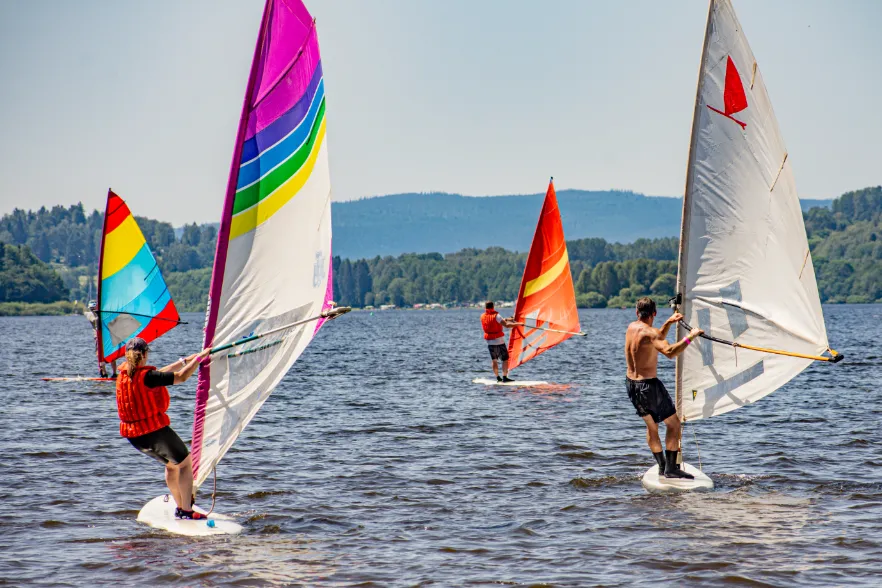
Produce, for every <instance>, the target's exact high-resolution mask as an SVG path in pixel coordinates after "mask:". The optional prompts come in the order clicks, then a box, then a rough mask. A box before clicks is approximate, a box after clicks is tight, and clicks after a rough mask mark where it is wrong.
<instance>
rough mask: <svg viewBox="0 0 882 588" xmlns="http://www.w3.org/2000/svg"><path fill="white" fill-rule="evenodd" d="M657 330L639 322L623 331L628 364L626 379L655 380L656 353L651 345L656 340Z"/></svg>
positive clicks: (657, 336)
mask: <svg viewBox="0 0 882 588" xmlns="http://www.w3.org/2000/svg"><path fill="white" fill-rule="evenodd" d="M659 336H660V333H659V331H658V329H655V328H653V327H650V326H649V325H647V324H646V323H643V322H641V321H634V322H633V323H631V324H630V325H628V330H627V331H625V360H626V361H627V363H628V378H630V379H632V380H646V379H649V378H655V377H656V375H657V373H658V351H657V350H656V349H655V347H654V346H653V345H652V341H653V340H654V339H658V338H659Z"/></svg>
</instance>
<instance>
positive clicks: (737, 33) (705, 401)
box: [677, 0, 841, 421]
mask: <svg viewBox="0 0 882 588" xmlns="http://www.w3.org/2000/svg"><path fill="white" fill-rule="evenodd" d="M678 274H679V275H678V285H677V291H678V293H679V296H680V299H681V303H680V307H679V310H680V312H682V313H683V314H684V315H685V323H686V325H684V324H680V325H679V326H678V338H680V337H683V336H685V335H686V328H687V325H690V326H692V327H698V328H701V329H703V330H704V331H705V333H706V334H707V335H708V338H702V339H700V340H699V341H697V342H696V344H693V345H690V346H689V347H688V348H687V350H686V351H685V352H684V353H683V354H682V355H681V356H680V357H679V358H678V361H677V409H678V413H679V415H680V418H681V419H682V420H690V421H691V420H696V419H701V418H707V417H711V416H714V415H719V414H723V413H725V412H728V411H731V410H734V409H736V408H739V407H742V406H745V405H747V404H750V403H752V402H755V401H757V400H759V399H760V398H762V397H763V396H766V395H767V394H769V393H771V392H773V391H774V390H776V389H777V388H779V387H781V386H783V385H784V384H785V383H787V382H788V381H789V380H790V379H792V378H793V377H794V376H796V375H797V374H799V373H800V372H801V371H802V370H804V369H805V368H806V367H808V366H809V365H810V364H811V363H812V362H813V361H815V360H828V361H829V360H836V359H838V358H840V357H841V356H838V354H836V353H835V352H831V357H821V354H822V353H824V352H826V351H828V350H829V347H828V343H827V333H826V330H825V326H824V315H823V313H822V312H821V301H820V297H819V296H818V286H817V283H816V282H815V271H814V268H813V266H812V257H811V253H810V251H809V245H808V240H807V239H806V232H805V225H804V224H803V218H802V209H801V207H800V203H799V198H798V196H797V192H796V184H795V181H794V177H793V170H792V169H791V167H790V161H789V159H788V156H787V149H786V148H785V146H784V141H783V139H782V137H781V132H780V129H779V128H778V123H777V121H776V119H775V113H774V111H773V110H772V104H771V102H770V101H769V96H768V94H767V92H766V86H765V83H764V82H763V76H762V73H761V71H760V68H759V66H758V65H757V61H756V59H755V58H754V55H753V52H752V51H751V50H750V45H748V43H747V38H746V37H745V36H744V31H743V30H742V29H741V25H740V24H739V22H738V18H737V17H736V16H735V11H734V9H733V7H732V3H731V2H730V0H714V1H711V3H710V9H709V14H708V23H707V31H706V37H705V47H704V51H703V54H702V60H701V69H700V72H699V81H698V94H697V97H696V104H695V114H694V120H693V129H692V144H691V147H690V152H689V160H688V168H687V182H686V194H685V198H684V203H683V219H682V229H681V238H680V260H679V272H678Z"/></svg>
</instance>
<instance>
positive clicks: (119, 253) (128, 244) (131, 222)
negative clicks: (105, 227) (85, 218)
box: [101, 215, 146, 280]
mask: <svg viewBox="0 0 882 588" xmlns="http://www.w3.org/2000/svg"><path fill="white" fill-rule="evenodd" d="M144 243H146V241H145V240H144V233H142V232H141V229H139V228H138V223H136V222H135V217H133V216H132V215H129V216H128V217H126V220H124V221H123V222H121V223H120V224H119V226H118V227H116V228H115V229H113V230H112V231H110V233H108V234H107V235H106V236H105V237H104V262H103V263H102V264H101V278H102V279H105V280H106V279H107V278H109V277H110V276H112V275H113V274H115V273H116V272H118V271H119V270H121V269H122V268H124V267H126V266H127V265H128V264H129V262H130V261H132V259H133V258H134V257H135V255H136V254H137V253H138V251H140V250H141V247H143V246H144Z"/></svg>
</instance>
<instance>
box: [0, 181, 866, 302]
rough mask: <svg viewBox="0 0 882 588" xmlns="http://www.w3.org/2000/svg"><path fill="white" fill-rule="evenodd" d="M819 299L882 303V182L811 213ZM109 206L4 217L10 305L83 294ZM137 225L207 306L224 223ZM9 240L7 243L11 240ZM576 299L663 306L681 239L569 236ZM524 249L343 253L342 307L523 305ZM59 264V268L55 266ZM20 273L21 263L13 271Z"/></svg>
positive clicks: (181, 289) (185, 297)
mask: <svg viewBox="0 0 882 588" xmlns="http://www.w3.org/2000/svg"><path fill="white" fill-rule="evenodd" d="M804 218H805V225H806V232H807V235H808V239H809V247H810V249H811V252H812V259H813V262H814V266H815V273H816V277H817V281H818V288H819V291H820V294H821V300H822V301H824V302H882V187H872V188H865V189H863V190H856V191H854V192H848V193H846V194H843V195H842V196H840V197H839V198H838V199H836V200H835V201H833V204H832V207H831V208H829V209H828V208H812V209H811V210H808V211H807V212H805V213H804ZM103 222H104V219H103V215H102V214H101V213H100V212H99V211H92V212H91V213H89V214H86V212H85V210H84V209H83V206H82V205H81V204H76V205H73V206H69V207H66V208H65V207H63V206H53V207H52V208H51V209H47V208H46V207H41V208H40V209H39V210H37V211H24V210H21V209H16V210H14V211H13V212H12V213H10V214H7V215H5V216H3V217H2V218H0V247H3V249H2V252H3V258H2V260H3V261H2V263H4V264H5V265H4V266H3V267H4V268H7V269H0V301H3V300H28V301H52V300H60V299H63V298H70V299H79V300H83V299H85V298H86V297H87V295H88V293H89V291H90V289H89V284H90V282H91V283H92V287H91V294H92V296H93V297H94V296H95V285H94V279H95V276H96V275H97V266H98V257H99V251H100V244H101V231H102V228H103ZM137 222H138V224H139V226H140V227H141V230H142V232H143V233H144V236H145V238H146V239H147V241H148V243H149V244H150V247H151V248H152V250H153V252H154V254H155V256H156V258H157V261H158V263H159V266H160V267H161V268H162V272H163V274H164V275H165V277H166V281H167V282H168V285H169V290H170V291H171V293H172V296H173V298H174V299H175V301H176V303H177V305H178V307H179V308H180V309H182V310H194V311H201V310H204V305H205V301H206V299H207V293H208V284H209V281H210V276H211V266H212V263H213V259H214V249H215V242H216V239H217V229H216V228H215V227H214V226H213V225H202V226H199V225H196V224H190V225H186V226H184V227H182V228H181V229H178V236H176V231H175V229H174V228H173V227H172V225H171V224H169V223H165V222H159V221H154V220H151V219H147V218H141V217H138V218H137ZM4 242H5V243H7V244H8V245H5V246H4V245H2V243H4ZM567 248H568V252H569V259H570V270H571V272H572V275H573V280H574V285H575V290H576V298H577V303H578V304H579V305H580V306H583V307H593V308H597V307H602V306H606V305H609V306H622V305H631V304H633V302H634V301H635V300H636V299H637V298H639V297H641V296H647V295H649V296H653V297H655V298H656V300H657V301H658V302H659V303H664V302H665V301H666V300H667V299H668V298H669V297H671V296H673V294H674V290H675V288H676V274H677V263H676V259H677V253H678V244H677V239H675V238H663V239H637V240H636V241H634V242H633V243H624V244H623V243H609V242H607V241H605V240H604V239H599V238H588V239H578V240H575V241H569V242H568V243H567ZM525 262H526V254H524V253H517V252H512V251H508V250H506V249H503V248H501V247H489V248H487V249H476V248H467V249H462V250H460V251H458V252H456V253H450V254H447V255H442V254H440V253H421V254H413V253H409V254H403V255H399V256H394V257H393V256H385V257H379V256H378V257H374V258H370V259H354V260H353V259H341V258H339V257H336V258H334V260H333V269H334V272H333V274H334V292H335V297H336V299H337V300H336V301H337V302H338V303H339V304H346V305H351V306H356V307H363V306H369V305H375V306H376V305H380V304H395V305H397V306H410V305H413V304H418V303H430V302H440V303H445V304H457V303H473V302H480V301H483V300H487V299H491V300H498V301H502V300H514V299H515V298H516V297H517V294H518V288H519V287H520V281H521V276H522V275H523V271H524V264H525ZM47 264H52V265H54V267H55V269H53V268H52V267H50V265H47ZM8 268H15V269H8Z"/></svg>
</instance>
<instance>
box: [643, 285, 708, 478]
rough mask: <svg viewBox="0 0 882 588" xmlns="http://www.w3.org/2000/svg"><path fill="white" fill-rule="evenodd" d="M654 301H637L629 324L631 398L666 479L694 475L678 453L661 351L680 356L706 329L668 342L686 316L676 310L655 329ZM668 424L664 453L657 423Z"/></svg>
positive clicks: (677, 423)
mask: <svg viewBox="0 0 882 588" xmlns="http://www.w3.org/2000/svg"><path fill="white" fill-rule="evenodd" d="M655 313H656V309H655V302H654V301H653V300H652V299H651V298H641V299H640V300H638V301H637V320H636V321H634V322H632V323H631V324H630V325H628V330H627V331H626V332H625V360H626V361H627V362H628V375H627V377H626V379H625V382H626V387H627V390H628V398H630V399H631V403H632V404H633V405H634V408H635V409H637V416H639V417H641V418H642V419H643V420H644V422H646V440H647V441H648V442H649V448H650V449H651V450H652V455H653V456H655V461H657V462H658V471H659V475H661V473H662V472H664V476H665V478H687V479H693V477H694V476H692V475H691V474H687V473H686V472H684V471H682V470H681V469H680V466H679V464H678V463H677V454H678V453H679V451H680V419H679V418H677V409H676V408H674V403H673V401H672V400H671V395H670V394H668V391H667V390H666V389H665V386H664V384H662V383H661V380H659V379H658V374H657V368H658V354H659V353H661V354H662V355H664V356H665V357H667V358H668V359H672V358H674V357H677V356H678V355H680V354H681V353H683V352H684V351H685V350H686V346H687V345H689V343H691V342H692V339H695V338H696V337H700V336H701V335H702V334H703V333H704V331H702V330H700V329H692V331H691V332H690V333H689V335H688V336H687V337H683V339H681V340H680V341H677V342H676V343H674V344H670V343H668V342H667V340H666V339H667V336H668V330H670V328H671V325H675V324H677V321H680V320H682V318H683V315H681V314H679V313H675V314H674V315H673V316H671V317H670V318H669V319H668V320H666V321H665V322H664V324H662V327H661V329H654V328H653V327H652V323H653V322H654V321H655ZM660 422H664V423H665V427H666V428H667V431H666V433H665V452H664V453H662V446H661V440H660V439H659V436H658V424H659V423H660Z"/></svg>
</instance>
